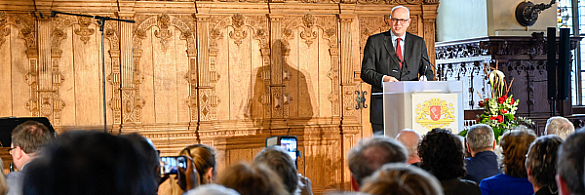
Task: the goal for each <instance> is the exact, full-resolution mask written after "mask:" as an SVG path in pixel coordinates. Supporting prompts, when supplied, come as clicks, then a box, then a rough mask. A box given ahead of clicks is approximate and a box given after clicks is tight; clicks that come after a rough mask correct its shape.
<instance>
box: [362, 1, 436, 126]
mask: <svg viewBox="0 0 585 195" xmlns="http://www.w3.org/2000/svg"><path fill="white" fill-rule="evenodd" d="M410 22H411V20H410V11H409V10H408V8H406V7H404V6H396V7H394V8H393V9H392V12H391V14H390V30H389V31H386V32H383V33H379V34H375V35H372V36H370V37H369V38H368V42H367V43H366V47H365V48H364V58H363V61H362V72H361V78H362V80H363V81H365V82H366V83H368V84H370V85H372V93H380V92H382V83H383V82H398V81H416V80H419V75H420V76H426V78H427V80H433V79H434V76H433V70H432V68H431V67H429V66H430V63H429V56H428V52H427V46H426V43H425V41H424V39H423V38H421V37H419V36H416V35H413V34H411V33H407V32H406V29H407V28H408V26H409V25H410ZM370 99H371V102H370V105H371V107H370V122H371V123H372V129H373V131H374V133H375V134H380V135H381V134H383V132H384V115H383V114H384V112H383V102H382V101H383V100H382V96H381V95H372V96H371V98H370Z"/></svg>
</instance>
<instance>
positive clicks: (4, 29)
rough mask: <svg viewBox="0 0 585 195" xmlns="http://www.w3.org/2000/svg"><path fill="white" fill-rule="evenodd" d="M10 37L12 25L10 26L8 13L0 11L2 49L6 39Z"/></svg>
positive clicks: (0, 41)
mask: <svg viewBox="0 0 585 195" xmlns="http://www.w3.org/2000/svg"><path fill="white" fill-rule="evenodd" d="M8 35H10V25H8V15H7V14H6V12H3V11H0V47H2V44H3V43H4V42H6V38H5V37H7V36H8Z"/></svg>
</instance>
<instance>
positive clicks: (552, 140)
mask: <svg viewBox="0 0 585 195" xmlns="http://www.w3.org/2000/svg"><path fill="white" fill-rule="evenodd" d="M562 143H563V140H562V139H561V137H559V136H557V135H547V136H542V137H539V138H538V139H536V140H535V141H534V142H532V144H531V145H530V148H529V149H528V154H527V155H526V162H525V165H526V168H530V170H531V175H532V176H531V179H530V182H531V183H532V184H534V185H535V186H538V187H551V188H553V189H556V188H557V183H556V181H555V175H556V174H557V156H558V151H559V148H560V146H561V144H562Z"/></svg>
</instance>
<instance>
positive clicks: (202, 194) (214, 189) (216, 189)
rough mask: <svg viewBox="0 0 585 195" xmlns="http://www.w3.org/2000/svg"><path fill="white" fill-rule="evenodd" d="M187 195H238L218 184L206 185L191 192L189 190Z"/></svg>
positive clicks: (234, 191)
mask: <svg viewBox="0 0 585 195" xmlns="http://www.w3.org/2000/svg"><path fill="white" fill-rule="evenodd" d="M187 195H240V194H239V193H238V192H237V191H236V190H234V189H231V188H226V187H224V186H222V185H218V184H206V185H202V186H199V187H197V188H195V189H193V190H189V191H188V192H187Z"/></svg>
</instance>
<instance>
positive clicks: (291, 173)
mask: <svg viewBox="0 0 585 195" xmlns="http://www.w3.org/2000/svg"><path fill="white" fill-rule="evenodd" d="M254 163H255V164H258V163H262V164H264V165H266V166H267V167H268V168H270V169H272V171H274V172H275V173H276V174H277V175H278V176H280V178H281V179H282V182H283V184H284V186H285V187H286V190H287V191H288V192H289V193H290V194H313V192H312V190H311V186H310V185H311V183H310V180H308V179H306V177H303V176H302V175H301V174H299V173H298V172H297V168H296V166H295V163H294V161H293V160H292V158H291V157H290V155H289V154H288V153H287V151H286V150H285V149H284V148H282V147H281V146H271V147H267V148H264V149H263V150H262V151H260V152H259V153H258V154H257V155H256V157H255V158H254ZM301 178H304V180H308V181H309V182H308V184H309V185H308V186H307V184H306V183H307V182H303V181H304V180H301ZM299 184H300V185H299ZM301 186H302V187H301ZM307 189H309V190H307ZM303 190H304V191H305V192H304V193H301V192H302V191H303Z"/></svg>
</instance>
